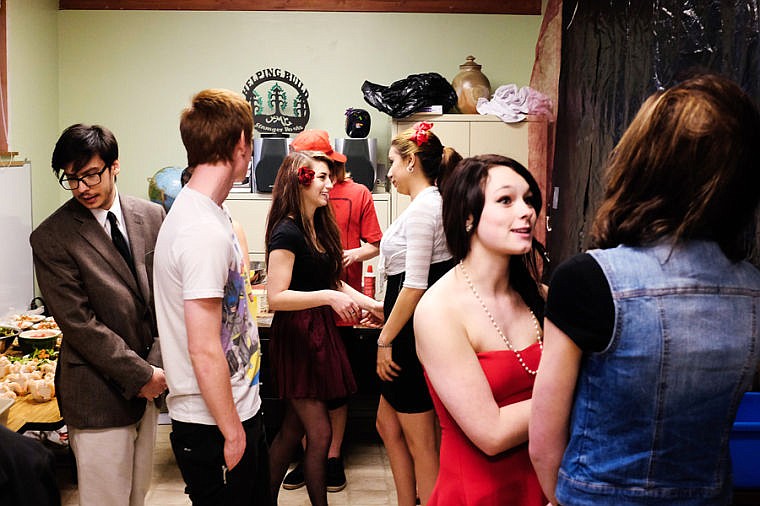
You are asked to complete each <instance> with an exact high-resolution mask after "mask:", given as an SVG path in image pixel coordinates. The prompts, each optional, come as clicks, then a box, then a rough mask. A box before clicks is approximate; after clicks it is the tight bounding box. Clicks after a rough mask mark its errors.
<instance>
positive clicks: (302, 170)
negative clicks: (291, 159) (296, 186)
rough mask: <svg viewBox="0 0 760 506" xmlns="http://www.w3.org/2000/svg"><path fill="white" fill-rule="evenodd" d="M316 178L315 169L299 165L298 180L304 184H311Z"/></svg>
mask: <svg viewBox="0 0 760 506" xmlns="http://www.w3.org/2000/svg"><path fill="white" fill-rule="evenodd" d="M313 180H314V170H313V169H312V168H311V167H307V166H305V165H304V166H303V167H298V182H299V183H301V184H302V185H304V186H309V185H310V184H311V182H312V181H313Z"/></svg>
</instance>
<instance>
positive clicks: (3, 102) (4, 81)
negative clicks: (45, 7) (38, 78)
mask: <svg viewBox="0 0 760 506" xmlns="http://www.w3.org/2000/svg"><path fill="white" fill-rule="evenodd" d="M6 3H7V2H6V0H0V151H8V135H7V134H8V132H6V130H5V128H6V126H7V125H8V123H9V121H10V120H9V119H8V43H7V36H6V22H7V21H6V17H7V14H8V6H7V5H6Z"/></svg>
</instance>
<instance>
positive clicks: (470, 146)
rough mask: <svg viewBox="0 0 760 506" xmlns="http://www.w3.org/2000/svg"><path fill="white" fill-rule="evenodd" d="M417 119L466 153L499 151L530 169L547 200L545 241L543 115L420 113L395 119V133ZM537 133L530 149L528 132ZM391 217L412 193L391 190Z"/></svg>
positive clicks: (546, 131) (541, 230) (547, 176)
mask: <svg viewBox="0 0 760 506" xmlns="http://www.w3.org/2000/svg"><path fill="white" fill-rule="evenodd" d="M418 121H430V122H432V123H433V132H435V134H436V135H437V136H438V138H439V139H441V142H442V143H443V145H444V146H450V147H452V148H454V149H456V150H457V151H458V152H459V154H460V155H462V156H463V157H468V156H475V155H484V154H492V153H493V154H499V155H505V156H508V157H510V158H514V159H515V160H517V161H518V162H520V163H521V164H523V165H525V166H526V167H527V168H528V170H530V172H531V174H533V177H535V178H536V181H537V182H538V186H539V187H540V188H541V195H542V197H543V200H544V210H542V212H541V215H540V216H539V226H538V227H537V229H536V237H537V238H538V240H539V241H541V242H545V239H546V229H545V227H544V222H545V216H546V212H545V209H547V206H546V202H547V200H549V192H548V191H547V190H548V189H549V188H551V173H550V171H549V168H550V166H551V164H550V163H549V159H548V156H549V155H548V149H547V146H548V139H549V135H550V128H549V127H550V123H549V121H548V120H547V118H545V117H543V116H528V118H527V119H526V120H525V121H521V122H519V123H504V122H503V121H501V120H500V119H499V118H498V117H496V116H483V115H480V114H441V115H431V114H417V115H412V116H409V117H407V118H404V119H401V120H394V121H393V123H392V125H391V128H392V137H395V136H396V135H397V134H398V133H400V132H403V131H404V130H406V129H407V128H411V127H412V125H414V124H415V123H416V122H418ZM529 132H530V135H532V136H536V138H537V139H538V142H537V143H536V146H535V148H534V149H532V150H529V148H528V147H529V143H528V135H529ZM391 202H392V210H391V211H392V212H391V214H392V217H393V218H395V217H397V216H398V215H399V214H400V213H401V212H403V210H404V209H406V207H407V206H408V205H409V197H407V196H406V195H399V193H398V192H397V191H396V189H395V188H394V189H393V190H392V191H391Z"/></svg>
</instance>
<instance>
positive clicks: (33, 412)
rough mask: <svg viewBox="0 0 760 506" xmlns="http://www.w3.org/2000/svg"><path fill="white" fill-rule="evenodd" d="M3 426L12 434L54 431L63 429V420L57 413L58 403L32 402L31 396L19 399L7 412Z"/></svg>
mask: <svg viewBox="0 0 760 506" xmlns="http://www.w3.org/2000/svg"><path fill="white" fill-rule="evenodd" d="M5 426H6V427H7V428H9V429H10V430H12V431H14V432H25V431H27V430H56V429H60V428H61V427H63V418H62V417H61V413H60V412H59V411H58V402H57V401H56V400H55V399H53V400H50V401H46V402H37V401H34V400H32V396H31V395H25V396H24V397H19V398H18V399H16V402H15V403H14V404H13V406H11V408H10V409H9V410H8V421H7V422H6V423H5Z"/></svg>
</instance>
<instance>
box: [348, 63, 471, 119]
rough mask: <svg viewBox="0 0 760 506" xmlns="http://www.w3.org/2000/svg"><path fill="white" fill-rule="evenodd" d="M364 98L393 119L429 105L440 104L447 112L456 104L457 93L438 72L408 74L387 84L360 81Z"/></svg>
mask: <svg viewBox="0 0 760 506" xmlns="http://www.w3.org/2000/svg"><path fill="white" fill-rule="evenodd" d="M362 93H364V100H365V101H366V102H367V103H368V104H369V105H371V106H372V107H374V108H376V109H377V110H379V111H381V112H384V113H386V114H389V115H390V116H392V117H394V118H404V117H406V116H409V115H410V114H412V113H414V112H416V111H419V110H420V109H421V108H423V107H427V106H430V105H442V106H443V112H447V111H448V110H449V109H451V108H452V107H454V105H456V103H457V93H456V91H454V88H452V87H451V84H449V82H448V81H447V80H446V79H444V78H443V76H441V75H440V74H437V73H435V72H428V73H426V74H412V75H410V76H407V77H406V79H400V80H398V81H396V82H394V83H393V84H391V85H390V86H383V85H380V84H374V83H371V82H369V81H364V84H362Z"/></svg>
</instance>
